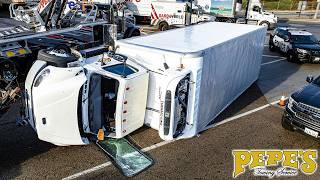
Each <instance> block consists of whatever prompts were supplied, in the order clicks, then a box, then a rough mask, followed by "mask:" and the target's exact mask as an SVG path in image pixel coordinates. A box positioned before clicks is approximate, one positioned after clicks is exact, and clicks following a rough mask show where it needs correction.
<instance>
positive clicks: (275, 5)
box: [262, 0, 317, 11]
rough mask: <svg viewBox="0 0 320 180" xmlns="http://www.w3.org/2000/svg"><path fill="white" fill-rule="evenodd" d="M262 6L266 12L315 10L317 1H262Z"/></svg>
mask: <svg viewBox="0 0 320 180" xmlns="http://www.w3.org/2000/svg"><path fill="white" fill-rule="evenodd" d="M262 4H263V6H264V8H265V9H267V10H291V11H295V10H296V11H299V10H300V8H302V10H315V9H316V8H317V1H316V0H312V1H304V3H302V2H300V1H297V0H262Z"/></svg>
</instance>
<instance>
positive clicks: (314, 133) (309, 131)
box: [304, 128, 319, 137]
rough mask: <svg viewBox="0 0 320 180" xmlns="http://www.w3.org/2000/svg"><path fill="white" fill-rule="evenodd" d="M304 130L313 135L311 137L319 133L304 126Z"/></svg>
mask: <svg viewBox="0 0 320 180" xmlns="http://www.w3.org/2000/svg"><path fill="white" fill-rule="evenodd" d="M304 132H305V133H307V134H309V135H310V136H313V137H318V134H319V133H318V132H317V131H314V130H312V129H309V128H304Z"/></svg>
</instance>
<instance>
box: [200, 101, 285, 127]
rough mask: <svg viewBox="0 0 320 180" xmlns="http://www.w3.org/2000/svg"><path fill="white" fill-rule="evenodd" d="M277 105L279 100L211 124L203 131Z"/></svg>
mask: <svg viewBox="0 0 320 180" xmlns="http://www.w3.org/2000/svg"><path fill="white" fill-rule="evenodd" d="M278 103H279V100H277V101H274V102H272V103H270V104H266V105H263V106H260V107H258V108H256V109H252V110H250V111H247V112H244V113H242V114H239V115H236V116H233V117H230V118H227V119H225V120H223V121H220V122H218V123H216V124H212V125H210V126H208V127H206V129H205V130H207V129H210V128H212V127H217V126H220V125H222V124H225V123H228V122H230V121H233V120H236V119H239V118H242V117H244V116H247V115H249V114H252V113H255V112H257V111H260V110H262V109H265V108H267V107H269V106H271V105H276V104H278Z"/></svg>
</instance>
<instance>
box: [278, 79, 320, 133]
mask: <svg viewBox="0 0 320 180" xmlns="http://www.w3.org/2000/svg"><path fill="white" fill-rule="evenodd" d="M307 82H309V84H308V85H307V86H305V87H304V88H302V89H301V90H299V91H297V92H295V93H293V94H292V95H291V97H290V98H289V101H288V103H287V105H286V108H285V111H284V114H283V117H282V127H283V128H285V129H287V130H290V131H293V130H301V131H303V132H304V133H306V134H309V135H311V136H313V137H316V138H317V137H319V132H320V76H319V77H317V78H316V79H314V78H313V77H312V76H308V77H307Z"/></svg>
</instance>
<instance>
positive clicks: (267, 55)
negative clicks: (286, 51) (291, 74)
mask: <svg viewBox="0 0 320 180" xmlns="http://www.w3.org/2000/svg"><path fill="white" fill-rule="evenodd" d="M262 56H263V57H273V58H285V57H283V56H275V55H269V54H262Z"/></svg>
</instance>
